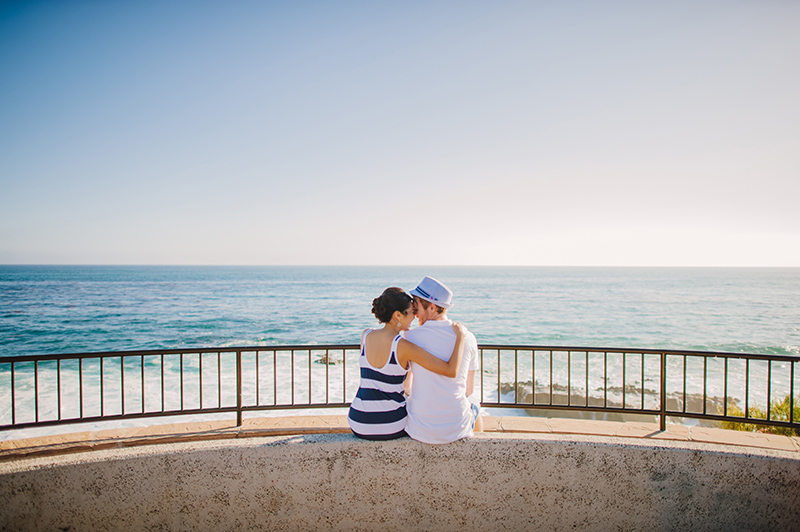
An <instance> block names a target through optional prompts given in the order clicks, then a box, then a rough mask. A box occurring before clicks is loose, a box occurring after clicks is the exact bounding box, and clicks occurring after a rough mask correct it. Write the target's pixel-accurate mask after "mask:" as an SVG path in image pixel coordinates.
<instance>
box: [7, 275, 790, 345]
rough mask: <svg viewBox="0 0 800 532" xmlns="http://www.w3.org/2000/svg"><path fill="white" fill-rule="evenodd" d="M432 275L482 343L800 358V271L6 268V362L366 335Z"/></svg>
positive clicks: (453, 314) (353, 340)
mask: <svg viewBox="0 0 800 532" xmlns="http://www.w3.org/2000/svg"><path fill="white" fill-rule="evenodd" d="M425 275H430V276H432V277H435V278H437V279H439V280H440V281H442V282H444V283H445V284H447V285H448V286H449V287H450V288H451V289H452V290H453V292H454V294H455V295H454V303H455V305H454V307H453V308H452V309H451V311H450V312H449V315H450V316H451V317H452V318H453V319H454V320H457V321H461V322H463V323H464V324H465V325H467V327H468V328H469V329H470V330H471V331H472V332H473V333H474V334H475V335H476V337H477V338H478V342H479V343H504V344H535V345H554V346H562V345H563V346H588V347H629V348H634V347H635V348H656V349H658V348H669V349H690V350H703V351H728V352H742V353H769V354H790V355H800V268H774V269H773V268H603V267H593V268H588V267H497V266H485V267H458V266H453V267H444V266H433V267H416V266H410V267H382V266H378V267H373V266H333V267H331V266H297V267H291V266H264V267H227V266H219V267H216V266H0V338H1V339H2V342H1V343H0V357H6V356H13V355H37V354H48V353H74V352H90V351H116V350H129V349H156V348H182V347H208V346H213V347H229V346H253V345H297V344H331V343H335V344H338V343H358V341H359V337H360V333H361V331H362V330H363V329H365V328H367V327H373V326H376V325H377V321H376V320H375V319H374V317H373V316H372V314H371V313H370V309H371V305H372V299H373V298H374V297H377V296H378V295H380V293H381V292H382V291H383V289H384V288H386V287H388V286H399V287H402V288H404V289H406V290H410V289H412V288H414V287H415V286H416V284H417V283H418V282H419V281H420V280H421V279H422V278H423V277H424V276H425Z"/></svg>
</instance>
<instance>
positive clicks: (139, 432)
mask: <svg viewBox="0 0 800 532" xmlns="http://www.w3.org/2000/svg"><path fill="white" fill-rule="evenodd" d="M484 430H485V432H486V433H488V434H496V433H511V434H582V435H591V436H609V437H620V438H634V439H644V440H654V441H659V440H667V441H685V442H703V443H712V444H725V445H734V446H741V447H754V448H759V449H773V450H779V451H787V452H795V453H800V438H798V437H788V436H779V435H774V434H760V433H754V432H741V431H733V430H723V429H714V428H705V427H686V426H683V425H667V430H666V431H664V432H661V431H660V430H659V427H658V425H657V424H655V423H632V422H627V423H626V422H614V421H594V420H583V419H563V418H556V419H548V418H535V417H515V416H506V417H492V416H484ZM298 434H350V428H349V427H348V425H347V418H346V417H345V416H342V415H326V416H319V415H310V416H286V417H259V418H249V419H245V420H244V424H243V425H242V426H241V427H237V426H236V425H235V423H234V422H232V421H205V422H195V423H176V424H165V425H152V426H147V427H132V428H120V429H108V430H99V431H91V432H77V433H72V434H58V435H52V436H42V437H38V438H27V439H17V440H5V441H2V442H0V462H4V461H9V460H17V459H21V458H27V457H34V456H46V455H55V454H66V453H76V452H85V451H98V450H103V449H115V448H121V447H136V446H140V445H152V444H159V443H178V442H188V441H208V440H229V439H237V438H254V437H264V436H282V435H298Z"/></svg>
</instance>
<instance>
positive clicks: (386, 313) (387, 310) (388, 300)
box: [372, 286, 413, 323]
mask: <svg viewBox="0 0 800 532" xmlns="http://www.w3.org/2000/svg"><path fill="white" fill-rule="evenodd" d="M412 301H413V299H411V296H409V295H408V294H406V292H405V290H403V289H402V288H397V287H396V286H393V287H391V288H387V289H386V290H384V291H383V293H382V294H381V295H380V297H376V298H375V299H373V300H372V313H373V314H375V317H376V318H378V321H380V322H381V323H389V322H390V321H391V320H392V314H394V311H395V310H397V311H400V312H405V311H406V309H408V307H409V305H411V302H412Z"/></svg>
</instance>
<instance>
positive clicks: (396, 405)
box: [347, 288, 464, 440]
mask: <svg viewBox="0 0 800 532" xmlns="http://www.w3.org/2000/svg"><path fill="white" fill-rule="evenodd" d="M413 301H414V300H413V299H412V298H411V296H410V295H408V294H407V293H405V292H404V291H403V289H401V288H387V289H386V290H384V292H383V294H381V296H380V297H377V298H375V299H374V300H373V301H372V313H373V314H375V317H376V318H378V321H380V322H381V323H383V328H382V329H377V330H375V329H367V330H365V331H364V333H363V334H362V335H361V356H360V357H359V366H360V367H361V383H360V385H359V387H358V392H357V393H356V397H355V399H353V402H352V404H351V406H350V412H349V413H348V415H347V422H348V423H349V424H350V428H351V429H352V431H353V433H355V435H356V436H359V437H361V438H364V439H368V440H392V439H395V438H400V437H402V436H406V432H405V426H406V416H407V414H406V398H405V396H404V395H403V381H404V379H405V377H406V374H407V373H408V367H409V366H408V365H409V362H416V363H417V364H419V365H420V366H422V367H424V368H425V369H428V370H430V371H432V372H434V373H438V374H440V375H444V376H446V377H455V376H456V374H457V373H458V367H459V366H460V365H461V358H462V357H463V355H464V328H463V327H462V326H461V324H460V323H454V324H453V331H455V333H456V344H455V347H453V354H452V355H451V356H450V360H449V361H445V360H442V359H440V358H438V357H435V356H433V355H432V354H430V353H428V352H427V351H425V350H424V349H422V348H421V347H418V346H416V345H414V344H412V343H411V342H409V341H408V340H404V339H403V336H402V331H407V330H408V329H409V328H410V327H411V322H412V321H414V306H413Z"/></svg>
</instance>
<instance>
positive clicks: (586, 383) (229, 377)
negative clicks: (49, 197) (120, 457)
mask: <svg viewBox="0 0 800 532" xmlns="http://www.w3.org/2000/svg"><path fill="white" fill-rule="evenodd" d="M479 351H480V372H479V379H477V380H478V381H479V384H480V394H481V395H480V397H481V404H482V405H483V406H484V407H488V408H497V407H501V408H522V409H545V410H572V411H583V412H601V413H618V414H643V415H651V416H655V417H657V418H658V419H659V420H660V426H661V430H665V428H666V420H667V418H668V417H679V418H693V419H703V420H711V421H718V422H731V423H754V424H760V425H770V426H778V427H785V428H789V429H793V430H795V431H798V433H800V414H798V413H796V412H795V408H796V407H795V403H796V402H798V398H797V397H796V393H797V392H796V388H795V375H796V374H797V371H798V362H800V359H798V358H797V357H792V356H788V355H761V354H742V353H713V352H701V351H664V350H651V349H617V348H594V347H588V348H587V347H562V346H529V345H494V344H491V345H489V344H486V345H480V346H479ZM358 355H359V346H357V345H299V346H257V347H230V348H200V349H166V350H148V351H125V352H106V353H75V354H59V355H42V356H16V357H7V358H0V430H8V429H18V428H19V429H21V428H29V427H42V426H49V425H63V424H71V423H86V422H96V421H105V420H120V419H134V418H147V417H160V416H173V415H187V414H209V413H235V414H236V419H237V424H238V425H241V424H242V417H243V414H244V413H245V412H250V411H259V410H283V409H303V408H333V407H347V406H349V404H350V401H349V400H350V399H351V398H352V397H353V396H354V395H355V392H356V390H357V388H358V383H359V366H358Z"/></svg>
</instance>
